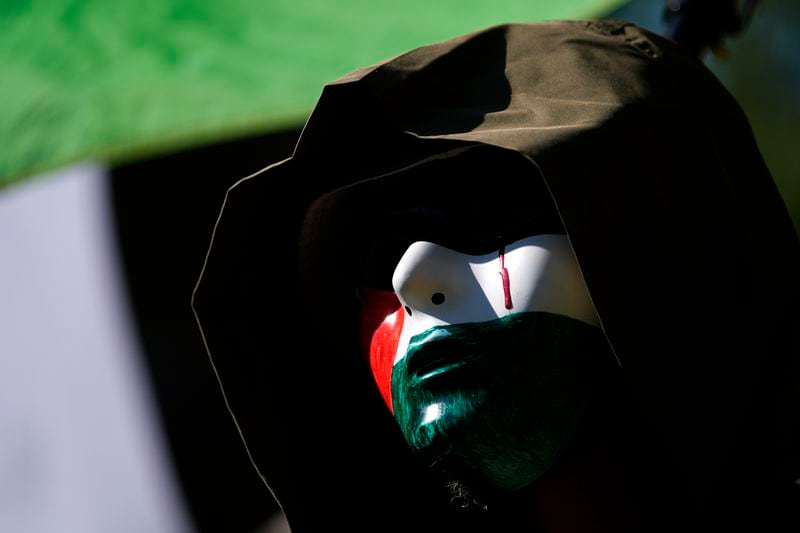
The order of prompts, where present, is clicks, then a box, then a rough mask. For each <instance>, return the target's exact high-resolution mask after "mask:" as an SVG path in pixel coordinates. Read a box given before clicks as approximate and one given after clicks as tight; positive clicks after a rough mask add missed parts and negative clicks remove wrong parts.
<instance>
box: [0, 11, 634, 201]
mask: <svg viewBox="0 0 800 533" xmlns="http://www.w3.org/2000/svg"><path fill="white" fill-rule="evenodd" d="M620 1H621V0H562V1H560V2H552V3H551V2H528V1H524V0H501V1H497V2H491V3H489V2H478V1H466V2H465V1H454V0H448V1H446V2H435V3H431V2H424V1H419V0H414V1H411V2H408V1H406V2H400V3H398V2H389V1H378V2H376V1H366V0H345V1H337V2H335V3H331V2H326V1H324V0H307V1H303V2H301V3H298V2H293V1H289V0H270V1H267V2H257V1H253V0H226V1H225V2H207V1H204V0H141V1H133V0H125V1H119V2H104V1H101V0H50V1H46V2H32V1H29V0H4V1H3V2H2V4H0V36H2V37H0V65H2V67H0V73H1V74H0V140H2V146H3V149H2V151H0V187H2V186H4V185H7V184H9V183H12V182H14V181H16V180H19V179H21V178H23V177H25V176H28V175H31V174H33V173H37V172H41V171H44V170H49V169H52V168H55V167H58V166H61V165H64V164H68V163H71V162H75V161H78V160H83V159H96V160H102V161H111V162H114V163H116V162H124V161H130V160H136V159H140V158H143V157H147V156H153V155H162V154H167V153H170V152H172V151H175V150H177V149H180V148H186V147H193V146H197V145H200V144H202V143H210V142H217V141H220V140H227V139H231V138H235V137H237V136H242V135H247V134H254V133H265V132H270V131H276V130H281V129H284V128H297V127H299V126H301V125H302V123H303V122H304V121H305V119H306V117H307V116H308V113H309V111H310V110H311V108H312V107H313V105H314V102H315V100H316V99H317V97H318V96H319V91H320V88H321V87H322V85H323V84H324V83H326V82H327V81H329V80H331V79H333V78H335V77H337V76H341V75H343V74H344V73H346V72H348V71H350V70H352V69H354V68H357V67H360V66H362V65H365V64H370V63H373V62H375V61H378V60H381V59H383V58H384V57H387V56H389V55H393V54H398V53H400V52H403V51H404V50H406V49H408V48H410V47H413V46H419V45H422V44H426V43H427V42H429V41H432V40H436V39H443V38H446V37H450V36H452V35H457V34H459V33H463V32H465V31H471V30H473V29H476V28H479V27H482V26H485V25H488V24H494V23H499V22H506V21H516V20H521V21H534V20H546V19H550V18H563V17H567V16H569V17H574V16H591V15H595V14H600V13H602V12H604V11H607V10H608V9H611V8H612V7H613V6H616V5H619V4H620Z"/></svg>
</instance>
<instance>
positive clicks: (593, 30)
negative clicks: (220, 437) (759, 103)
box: [193, 20, 800, 533]
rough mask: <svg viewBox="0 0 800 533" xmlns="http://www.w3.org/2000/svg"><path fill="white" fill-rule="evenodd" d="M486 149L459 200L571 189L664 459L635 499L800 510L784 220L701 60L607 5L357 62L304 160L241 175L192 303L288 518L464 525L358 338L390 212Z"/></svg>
mask: <svg viewBox="0 0 800 533" xmlns="http://www.w3.org/2000/svg"><path fill="white" fill-rule="evenodd" d="M470 150H476V152H475V153H476V154H478V153H481V154H484V155H485V157H482V159H481V160H482V161H485V162H486V164H484V165H477V166H476V167H474V169H473V170H472V171H470V170H469V169H467V170H465V169H464V168H463V167H462V168H460V170H459V175H463V176H464V177H463V180H461V181H458V180H457V183H458V185H456V186H451V185H447V186H446V187H445V186H443V187H444V189H445V190H450V191H452V193H453V195H454V197H455V198H459V197H460V196H459V195H463V196H464V197H465V198H466V197H467V196H469V195H471V196H472V197H474V196H475V195H482V194H485V195H487V196H486V198H487V209H496V207H495V208H492V207H490V205H496V204H495V203H493V202H498V201H499V202H502V198H503V195H512V196H513V195H514V194H516V188H518V187H520V186H524V185H520V183H523V184H524V183H525V181H526V180H529V181H530V183H542V184H544V187H542V188H541V189H540V191H541V193H542V194H544V195H547V196H548V198H547V200H548V201H552V202H553V203H554V205H555V207H556V209H557V214H558V217H559V219H560V223H561V224H563V228H564V230H565V232H566V234H567V236H568V239H569V242H570V244H571V246H572V248H573V251H574V253H575V255H576V257H577V260H578V264H579V266H580V269H581V272H582V274H583V277H584V280H585V282H586V285H587V287H588V289H589V293H590V295H591V299H592V302H593V303H594V306H595V308H596V310H597V313H598V315H599V317H600V320H601V322H602V330H603V332H604V334H605V336H606V338H607V340H608V343H609V345H610V347H611V350H612V351H613V354H614V356H615V358H616V361H617V363H618V365H619V368H620V369H621V372H620V376H619V382H618V383H617V382H615V385H614V386H615V387H616V386H619V387H621V388H624V389H625V395H624V397H625V400H624V402H625V405H626V406H627V407H626V408H629V409H630V413H631V417H632V419H635V420H636V425H637V427H638V428H646V429H642V430H641V431H639V429H636V430H634V431H633V433H634V434H637V435H645V434H646V435H647V437H642V440H641V441H637V446H636V450H637V451H636V453H638V454H641V456H642V457H643V458H644V459H643V461H644V462H643V463H638V464H646V465H649V467H651V468H652V473H651V472H647V473H646V474H645V475H644V476H643V478H644V479H645V482H644V485H643V486H642V487H641V490H642V491H652V492H653V494H654V497H656V496H657V497H658V498H659V499H669V501H670V503H669V507H670V508H671V509H674V510H675V516H676V517H677V516H679V517H680V520H678V519H675V521H676V522H679V523H680V524H682V525H683V526H685V529H684V530H692V529H694V526H695V525H696V526H698V529H700V528H701V527H702V528H703V529H704V530H705V531H710V530H720V531H721V530H725V529H726V527H727V526H728V525H731V524H739V525H745V524H748V525H750V526H752V527H757V528H758V530H759V531H778V530H779V529H778V528H779V527H782V526H781V525H780V524H783V523H785V521H786V520H787V519H791V517H794V518H795V522H796V518H797V517H798V510H800V497H799V496H798V492H800V486H798V485H797V484H796V483H795V480H797V479H798V478H800V453H799V452H800V439H798V422H799V421H800V408H799V407H798V406H800V401H798V398H799V397H800V379H798V376H799V375H800V364H799V360H800V356H799V355H798V354H800V344H799V343H798V331H800V313H799V310H800V307H798V305H797V302H798V301H800V276H799V274H800V245H799V244H798V239H797V235H796V233H795V230H794V228H793V225H792V222H791V219H790V217H789V215H788V213H787V210H786V208H785V206H784V203H783V201H782V199H781V197H780V195H779V193H778V191H777V189H776V187H775V184H774V183H773V180H772V178H771V176H770V173H769V171H768V169H767V167H766V165H765V163H764V161H763V159H762V157H761V155H760V152H759V149H758V146H757V144H756V141H755V140H754V138H753V135H752V132H751V129H750V126H749V123H748V119H747V117H746V116H745V115H744V113H743V111H742V109H741V108H740V106H739V105H738V104H737V102H736V101H735V99H734V98H733V97H732V95H731V94H729V92H728V91H727V90H726V89H725V88H724V87H723V85H722V84H721V83H720V82H719V81H718V80H717V79H716V78H715V76H714V75H713V74H712V73H711V72H710V71H709V70H708V69H707V68H706V67H705V66H704V65H703V63H702V62H701V61H700V60H699V59H697V58H696V57H694V56H693V55H691V54H689V53H688V52H687V51H685V50H682V49H681V48H680V46H679V45H677V44H676V43H674V42H671V41H669V40H667V39H665V38H662V37H660V36H658V35H655V34H652V33H650V32H648V31H646V30H644V29H641V28H639V27H637V26H635V25H633V24H630V23H627V22H625V21H613V20H602V21H560V22H546V23H532V24H505V25H499V26H495V27H491V28H487V29H485V30H483V31H478V32H475V33H472V34H469V35H465V36H461V37H458V38H454V39H450V40H447V41H444V42H439V43H435V44H432V45H429V46H424V47H421V48H418V49H415V50H412V51H409V52H408V53H405V54H401V55H399V56H397V57H394V58H391V59H388V60H386V61H384V62H381V63H379V64H377V65H373V66H370V67H368V68H364V69H362V70H359V71H356V72H353V73H351V74H349V75H347V76H344V77H343V78H341V79H338V80H336V81H334V82H332V83H330V84H329V85H327V86H326V87H324V89H323V91H322V94H321V96H320V98H319V101H318V103H317V105H316V107H315V109H314V111H313V113H312V115H311V116H310V118H309V120H308V122H307V124H306V126H305V128H304V130H303V132H302V135H301V137H300V139H299V141H298V143H297V145H296V148H295V151H294V153H293V155H292V157H290V158H288V159H286V160H284V161H281V162H279V163H276V164H274V165H271V166H269V167H267V168H265V169H264V170H263V171H261V172H259V173H257V174H255V175H253V176H249V177H247V178H245V179H243V180H241V181H240V182H238V183H237V184H236V185H235V186H234V187H232V188H231V189H230V190H229V191H228V194H227V196H226V198H225V202H224V205H223V208H222V210H221V214H220V218H219V221H218V223H217V226H216V229H215V232H214V236H213V239H212V243H211V245H210V249H209V253H208V256H207V259H206V263H205V266H204V269H203V272H202V275H201V277H200V280H199V282H198V285H197V288H196V291H195V295H194V300H193V306H194V309H195V312H196V314H197V317H198V322H199V325H200V328H201V330H202V333H203V336H204V339H205V341H206V344H207V348H208V351H209V355H210V359H211V362H212V364H213V365H214V368H215V370H216V372H217V375H218V377H219V380H220V384H221V387H222V390H223V392H224V395H225V398H226V401H227V403H228V406H229V409H230V411H231V413H232V416H233V417H234V419H235V421H236V423H237V425H238V427H239V430H240V432H241V435H242V438H243V440H244V443H245V445H246V446H247V449H248V452H249V454H250V456H251V459H252V461H253V464H254V466H255V467H256V469H257V471H258V473H259V475H260V476H261V477H262V478H263V479H264V482H265V483H266V485H267V486H268V487H269V489H270V491H271V492H272V494H273V495H274V497H275V498H276V499H277V501H278V502H279V503H280V505H281V507H282V509H283V511H284V512H285V514H286V517H287V519H288V521H289V524H290V526H291V527H292V531H293V532H294V533H302V532H304V531H325V530H328V529H329V528H331V527H333V526H331V525H330V524H334V525H335V524H342V525H345V526H352V528H353V529H352V530H359V531H360V530H363V528H366V530H367V531H395V530H396V531H400V530H409V529H415V530H420V529H422V530H426V529H427V528H429V529H430V530H435V531H443V530H447V529H448V527H449V525H450V524H453V523H456V522H457V520H456V521H453V520H454V519H453V515H452V514H450V512H449V511H444V510H443V508H444V507H446V500H447V498H446V496H444V495H443V493H442V492H441V491H440V489H439V488H438V487H437V486H436V485H435V483H434V482H433V481H432V479H431V478H430V477H429V475H428V473H427V470H426V469H425V468H422V467H420V465H417V464H415V462H414V461H413V458H412V457H411V456H410V454H409V452H408V449H407V446H406V444H405V442H404V441H403V438H402V436H401V435H400V433H399V430H398V428H397V425H396V423H395V421H394V419H393V418H392V416H391V414H390V413H389V412H388V411H387V410H386V408H385V406H384V404H383V402H382V400H381V397H380V394H379V393H378V391H377V389H376V388H375V385H374V381H373V380H372V377H371V375H370V373H369V369H368V367H367V365H366V364H365V363H364V360H363V358H362V357H361V356H360V354H359V353H358V350H357V346H356V339H355V336H356V335H355V332H356V330H357V325H356V319H355V316H356V313H357V307H356V306H357V300H356V298H355V297H354V285H355V283H356V279H355V278H356V277H357V274H356V273H357V272H358V269H359V264H360V262H362V261H363V260H364V254H363V249H364V247H365V243H366V242H369V241H370V240H374V239H380V238H382V237H383V233H382V232H381V226H380V222H378V220H379V217H380V214H381V212H382V208H383V206H390V205H394V203H393V202H398V201H399V202H400V203H402V202H411V203H413V201H414V199H415V198H417V197H418V196H419V195H424V194H425V191H427V190H429V189H436V182H437V180H445V179H451V180H452V179H455V178H453V177H452V176H450V177H449V178H448V177H447V172H441V173H437V172H432V173H427V174H425V178H424V180H420V179H417V180H416V181H415V179H414V178H413V175H414V173H413V172H411V170H413V169H414V168H415V167H417V166H421V165H427V164H429V163H434V162H439V163H441V162H445V163H446V162H447V161H448V160H449V159H454V160H455V159H456V158H457V157H459V156H460V155H463V154H464V153H466V152H468V151H470ZM478 150H480V151H482V152H477V151H478ZM512 172H513V173H514V175H515V176H521V178H520V180H519V181H509V182H506V180H505V178H504V176H506V175H508V174H509V173H512ZM398 199H399V200H398ZM623 425H625V424H623ZM610 431H613V430H610ZM645 470H646V469H645ZM667 477H669V481H666V479H667ZM647 480H650V481H651V482H652V484H650V483H648V482H647ZM662 518H664V522H666V521H667V519H666V517H662ZM684 520H685V522H681V521H684ZM659 521H660V519H659V518H658V517H650V522H651V523H652V524H654V525H653V527H652V529H648V530H652V531H655V530H657V527H656V526H655V524H657V523H659ZM466 525H468V524H466V523H464V522H462V523H459V526H458V527H466ZM701 525H702V526H701ZM426 526H428V527H427V528H426ZM716 528H718V529H716Z"/></svg>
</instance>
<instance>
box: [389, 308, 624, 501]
mask: <svg viewBox="0 0 800 533" xmlns="http://www.w3.org/2000/svg"><path fill="white" fill-rule="evenodd" d="M433 329H437V330H441V331H442V332H446V335H431V332H430V331H429V332H425V333H424V334H421V335H419V336H417V337H414V338H412V341H411V343H410V344H409V346H410V348H409V351H408V354H407V356H406V357H404V358H403V359H401V360H400V361H399V362H398V363H397V364H396V365H395V368H394V371H393V373H392V400H393V405H394V414H395V418H396V419H397V421H398V423H399V425H400V427H401V430H402V432H403V434H404V436H405V438H406V441H407V442H408V444H409V446H410V447H411V449H412V451H413V452H414V453H415V454H417V456H418V457H419V459H420V460H421V461H423V462H424V463H427V464H435V465H436V467H437V469H439V470H440V471H443V472H446V473H447V475H448V477H450V478H452V479H461V480H464V482H466V483H467V484H469V485H470V486H474V487H479V488H480V489H481V490H489V491H503V492H509V491H515V490H518V489H521V488H523V487H525V486H527V485H529V484H530V483H532V482H534V481H536V480H537V479H538V478H539V477H541V476H542V475H543V474H544V473H545V472H547V471H548V469H550V468H551V467H552V466H553V464H554V463H556V462H557V461H558V459H559V458H560V457H561V456H562V454H563V453H564V451H565V449H566V448H567V447H568V445H569V444H570V442H571V440H572V439H573V437H574V436H575V434H576V432H577V430H578V426H579V424H580V421H581V417H582V415H583V413H584V410H585V408H586V406H587V405H588V403H589V402H590V399H591V397H592V393H593V390H594V388H595V385H594V380H595V379H596V377H597V372H596V369H597V368H598V367H599V365H600V364H602V362H603V361H607V360H609V359H610V358H611V357H612V356H611V354H610V350H609V347H608V344H607V342H606V340H605V336H604V335H603V333H602V331H601V330H600V328H598V327H596V326H592V325H590V324H587V323H585V322H583V321H580V320H575V319H572V318H569V317H566V316H562V315H557V314H553V313H545V312H528V313H517V314H512V315H508V316H506V317H503V318H499V319H496V320H490V321H488V322H482V323H469V324H458V325H447V326H439V327H437V328H433ZM418 337H426V338H430V337H434V338H437V339H439V340H436V341H432V342H429V343H425V342H422V343H415V339H417V338H418Z"/></svg>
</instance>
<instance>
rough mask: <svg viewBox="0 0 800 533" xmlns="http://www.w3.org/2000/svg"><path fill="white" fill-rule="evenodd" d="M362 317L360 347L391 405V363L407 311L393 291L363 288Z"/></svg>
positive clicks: (384, 398) (390, 407)
mask: <svg viewBox="0 0 800 533" xmlns="http://www.w3.org/2000/svg"><path fill="white" fill-rule="evenodd" d="M361 292H362V295H363V298H364V300H363V304H362V307H361V316H360V321H359V326H360V338H361V350H362V353H363V354H364V356H365V357H368V358H369V366H370V368H371V369H372V376H373V377H374V378H375V383H376V384H377V385H378V390H379V391H380V393H381V396H383V400H384V402H386V405H387V406H388V407H389V410H390V411H392V412H394V411H393V409H392V365H393V363H394V357H395V354H396V353H397V345H398V344H399V341H400V332H401V331H402V330H403V320H404V318H405V312H404V311H403V306H401V305H400V301H399V300H398V299H397V296H396V295H395V294H394V293H393V292H391V291H384V290H378V289H363V290H362V291H361Z"/></svg>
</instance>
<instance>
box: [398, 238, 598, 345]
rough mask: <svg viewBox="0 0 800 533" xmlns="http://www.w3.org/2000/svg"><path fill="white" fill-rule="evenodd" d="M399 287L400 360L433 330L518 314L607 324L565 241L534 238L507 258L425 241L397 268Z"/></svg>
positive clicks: (505, 251) (411, 249)
mask: <svg viewBox="0 0 800 533" xmlns="http://www.w3.org/2000/svg"><path fill="white" fill-rule="evenodd" d="M503 267H504V268H505V269H507V280H508V287H506V288H504V286H503V276H502V268H503ZM392 286H393V288H394V291H395V292H396V294H397V296H398V298H399V299H400V302H401V303H402V304H403V306H404V307H405V308H406V314H407V316H406V321H405V323H404V327H403V331H402V333H401V339H400V343H401V346H399V347H398V354H402V353H404V352H405V347H406V346H407V342H408V339H409V338H410V337H412V336H413V335H416V334H418V333H422V332H423V331H425V330H427V329H429V328H431V327H433V326H437V325H444V324H460V323H467V322H483V321H487V320H492V319H495V318H499V317H502V316H505V315H508V314H510V313H522V312H531V311H545V312H550V313H555V314H560V315H564V316H568V317H571V318H574V319H577V320H582V321H584V322H587V323H589V324H592V325H595V326H599V325H600V320H599V318H598V316H597V313H596V311H595V309H594V306H593V304H592V301H591V297H590V295H589V291H588V290H587V288H586V284H585V283H584V280H583V276H582V274H581V272H580V269H579V267H578V263H577V260H576V259H575V255H574V253H573V252H572V247H571V246H570V244H569V241H568V239H567V237H566V236H565V235H559V234H544V235H533V236H530V237H526V238H523V239H520V240H518V241H515V242H513V243H511V244H509V245H508V246H506V247H505V248H504V249H503V253H501V250H497V251H495V252H492V253H488V254H483V255H468V254H464V253H460V252H457V251H455V250H452V249H450V248H447V247H445V246H441V245H439V244H435V243H432V242H427V241H417V242H415V243H413V244H411V245H410V246H409V247H408V249H407V250H406V252H405V253H404V254H403V256H402V257H401V258H400V261H399V262H398V263H397V266H396V268H395V270H394V274H393V276H392ZM507 293H510V294H507ZM508 296H510V300H511V302H512V306H511V308H510V309H508V308H507V306H506V304H507V299H506V298H507V297H508ZM404 343H405V344H404Z"/></svg>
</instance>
